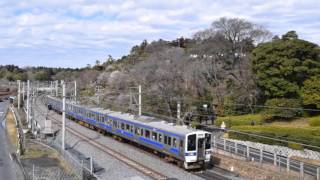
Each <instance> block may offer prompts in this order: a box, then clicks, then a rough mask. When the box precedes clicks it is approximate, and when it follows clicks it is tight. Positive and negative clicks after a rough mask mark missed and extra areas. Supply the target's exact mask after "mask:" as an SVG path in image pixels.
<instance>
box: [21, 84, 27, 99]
mask: <svg viewBox="0 0 320 180" xmlns="http://www.w3.org/2000/svg"><path fill="white" fill-rule="evenodd" d="M25 89H26V88H25V84H24V82H22V101H23V102H24V97H25Z"/></svg>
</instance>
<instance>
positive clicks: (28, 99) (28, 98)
mask: <svg viewBox="0 0 320 180" xmlns="http://www.w3.org/2000/svg"><path fill="white" fill-rule="evenodd" d="M27 122H28V127H29V128H30V127H31V123H30V80H28V81H27Z"/></svg>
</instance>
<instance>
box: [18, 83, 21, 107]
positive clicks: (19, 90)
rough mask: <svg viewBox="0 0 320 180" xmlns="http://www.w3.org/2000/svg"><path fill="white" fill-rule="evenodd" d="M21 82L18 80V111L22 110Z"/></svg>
mask: <svg viewBox="0 0 320 180" xmlns="http://www.w3.org/2000/svg"><path fill="white" fill-rule="evenodd" d="M20 82H21V81H20V80H18V109H20V101H21V100H20V99H21V97H20V96H21V87H20Z"/></svg>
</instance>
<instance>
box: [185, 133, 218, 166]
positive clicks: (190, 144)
mask: <svg viewBox="0 0 320 180" xmlns="http://www.w3.org/2000/svg"><path fill="white" fill-rule="evenodd" d="M186 138H187V140H186V145H185V161H184V168H185V169H195V168H201V167H204V165H205V164H206V163H209V162H210V159H211V151H212V150H211V133H208V132H205V131H197V132H193V133H189V134H187V135H186Z"/></svg>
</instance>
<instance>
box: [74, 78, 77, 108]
mask: <svg viewBox="0 0 320 180" xmlns="http://www.w3.org/2000/svg"><path fill="white" fill-rule="evenodd" d="M74 102H75V103H76V104H77V81H74Z"/></svg>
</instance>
